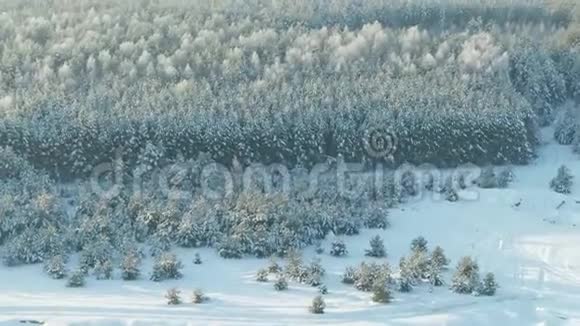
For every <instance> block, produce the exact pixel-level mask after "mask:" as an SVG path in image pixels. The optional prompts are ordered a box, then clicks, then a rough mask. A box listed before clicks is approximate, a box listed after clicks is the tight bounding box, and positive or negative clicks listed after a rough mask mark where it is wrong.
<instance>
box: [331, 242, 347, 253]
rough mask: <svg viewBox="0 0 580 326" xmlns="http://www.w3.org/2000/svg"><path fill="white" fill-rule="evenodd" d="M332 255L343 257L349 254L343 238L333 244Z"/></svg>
mask: <svg viewBox="0 0 580 326" xmlns="http://www.w3.org/2000/svg"><path fill="white" fill-rule="evenodd" d="M329 253H330V255H331V256H334V257H342V256H346V255H347V254H348V251H347V250H346V244H345V243H344V241H342V240H335V241H333V242H332V244H331V248H330V252H329Z"/></svg>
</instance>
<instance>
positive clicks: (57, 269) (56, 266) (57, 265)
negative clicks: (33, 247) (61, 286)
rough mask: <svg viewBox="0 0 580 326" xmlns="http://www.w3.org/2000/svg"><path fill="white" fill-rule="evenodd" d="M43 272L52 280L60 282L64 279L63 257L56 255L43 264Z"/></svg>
mask: <svg viewBox="0 0 580 326" xmlns="http://www.w3.org/2000/svg"><path fill="white" fill-rule="evenodd" d="M44 271H45V272H46V273H47V274H48V275H49V276H50V277H52V278H53V279H56V280H60V279H62V278H64V277H66V266H65V261H64V257H63V256H62V255H56V256H54V257H52V258H50V259H48V260H46V261H45V262H44Z"/></svg>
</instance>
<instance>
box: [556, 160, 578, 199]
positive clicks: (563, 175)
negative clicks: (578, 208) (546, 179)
mask: <svg viewBox="0 0 580 326" xmlns="http://www.w3.org/2000/svg"><path fill="white" fill-rule="evenodd" d="M573 179H574V176H573V175H572V173H570V169H568V167H566V166H565V165H562V166H561V167H560V168H559V169H558V175H556V177H555V178H554V179H552V181H550V188H551V189H552V190H554V191H555V192H557V193H560V194H569V193H571V192H572V184H573V182H572V180H573Z"/></svg>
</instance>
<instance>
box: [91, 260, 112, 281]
mask: <svg viewBox="0 0 580 326" xmlns="http://www.w3.org/2000/svg"><path fill="white" fill-rule="evenodd" d="M93 274H94V275H95V277H96V278H97V280H110V279H111V278H112V277H113V263H112V262H111V261H110V260H104V261H98V262H97V264H96V265H95V268H94V270H93Z"/></svg>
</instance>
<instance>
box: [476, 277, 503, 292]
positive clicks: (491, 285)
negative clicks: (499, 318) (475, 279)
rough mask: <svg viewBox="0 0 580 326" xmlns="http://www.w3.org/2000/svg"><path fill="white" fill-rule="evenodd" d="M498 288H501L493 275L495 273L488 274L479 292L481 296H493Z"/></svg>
mask: <svg viewBox="0 0 580 326" xmlns="http://www.w3.org/2000/svg"><path fill="white" fill-rule="evenodd" d="M498 287H499V285H498V284H497V282H496V281H495V275H493V273H487V274H485V277H484V278H483V281H481V284H480V286H479V290H478V291H477V292H478V293H479V294H480V295H488V296H492V295H494V294H495V292H496V291H497V288H498Z"/></svg>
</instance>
